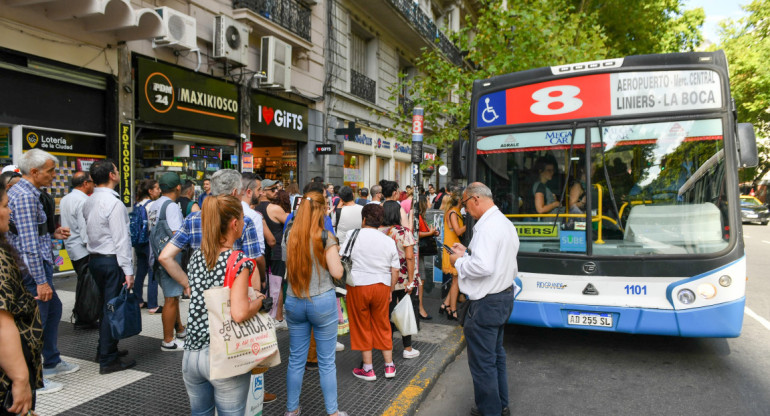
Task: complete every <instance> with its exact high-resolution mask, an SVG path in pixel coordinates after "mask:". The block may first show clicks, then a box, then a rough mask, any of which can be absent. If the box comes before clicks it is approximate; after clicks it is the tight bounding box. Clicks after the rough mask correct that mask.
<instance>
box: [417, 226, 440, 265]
mask: <svg viewBox="0 0 770 416" xmlns="http://www.w3.org/2000/svg"><path fill="white" fill-rule="evenodd" d="M422 226H425V230H422ZM424 231H428V225H427V224H425V220H424V219H423V218H422V216H420V227H419V231H418V232H424ZM418 237H419V234H418ZM436 254H438V244H437V243H436V237H433V236H429V237H419V255H420V256H424V257H429V256H435V255H436Z"/></svg>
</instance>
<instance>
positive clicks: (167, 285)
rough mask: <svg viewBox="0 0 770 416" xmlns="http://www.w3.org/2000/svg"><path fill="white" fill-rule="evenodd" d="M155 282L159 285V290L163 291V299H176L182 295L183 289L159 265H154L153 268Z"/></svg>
mask: <svg viewBox="0 0 770 416" xmlns="http://www.w3.org/2000/svg"><path fill="white" fill-rule="evenodd" d="M155 280H157V281H158V284H160V288H161V289H163V297H165V298H178V297H180V296H182V293H184V287H183V286H182V285H180V284H179V283H178V282H177V281H176V280H174V278H173V277H171V276H169V274H168V272H166V269H164V268H163V266H161V265H160V264H156V267H155Z"/></svg>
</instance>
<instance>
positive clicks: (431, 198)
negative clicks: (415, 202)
mask: <svg viewBox="0 0 770 416" xmlns="http://www.w3.org/2000/svg"><path fill="white" fill-rule="evenodd" d="M426 197H427V198H428V206H429V207H432V206H433V201H435V200H436V188H434V187H433V184H432V183H429V184H428V195H426Z"/></svg>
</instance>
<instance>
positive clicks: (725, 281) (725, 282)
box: [719, 275, 733, 287]
mask: <svg viewBox="0 0 770 416" xmlns="http://www.w3.org/2000/svg"><path fill="white" fill-rule="evenodd" d="M719 284H720V285H721V286H722V287H727V286H730V285H731V284H733V278H732V277H730V276H728V275H724V276H722V277H720V278H719Z"/></svg>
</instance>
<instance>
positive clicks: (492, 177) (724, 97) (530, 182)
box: [467, 51, 757, 337]
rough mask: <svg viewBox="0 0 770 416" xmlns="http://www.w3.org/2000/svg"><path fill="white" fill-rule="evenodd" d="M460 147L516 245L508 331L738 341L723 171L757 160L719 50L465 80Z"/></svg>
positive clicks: (734, 256) (733, 202) (734, 204)
mask: <svg viewBox="0 0 770 416" xmlns="http://www.w3.org/2000/svg"><path fill="white" fill-rule="evenodd" d="M469 138H470V139H469V140H468V142H467V145H468V146H469V153H470V154H471V155H474V157H470V158H469V159H468V161H467V176H468V181H469V182H475V181H479V182H482V183H484V184H486V185H487V186H489V188H490V189H491V190H492V193H493V196H494V200H495V203H496V205H497V206H498V207H499V208H500V210H501V211H502V212H503V213H504V214H505V215H506V216H507V217H508V218H509V219H510V220H511V221H512V222H513V224H514V225H515V227H516V230H517V233H518V238H519V241H520V247H519V252H518V275H517V276H516V277H515V288H514V289H515V301H514V308H513V313H512V314H511V316H510V319H509V322H510V323H514V324H522V325H532V326H541V327H550V328H573V329H592V330H601V331H614V332H623V333H633V334H659V335H672V336H683V337H737V336H739V335H740V333H741V328H742V325H743V314H744V305H745V290H746V258H745V254H744V244H743V237H742V229H741V217H740V214H741V212H740V209H741V208H740V203H739V189H738V169H739V168H741V167H748V166H756V163H757V150H756V142H755V138H754V132H753V128H752V126H751V125H750V124H744V123H740V124H739V123H737V122H736V114H735V103H734V101H733V99H732V98H731V96H730V87H729V81H728V71H727V61H726V58H725V55H724V53H723V52H722V51H717V52H703V53H700V52H698V53H676V54H662V55H645V56H629V57H625V58H620V59H609V60H601V61H594V62H584V63H579V64H571V65H562V66H555V67H546V68H539V69H532V70H527V71H522V72H516V73H512V74H506V75H500V76H496V77H493V78H489V79H483V80H477V81H475V82H474V85H473V95H472V102H471V122H470V126H469ZM500 254H501V255H506V253H500Z"/></svg>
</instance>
